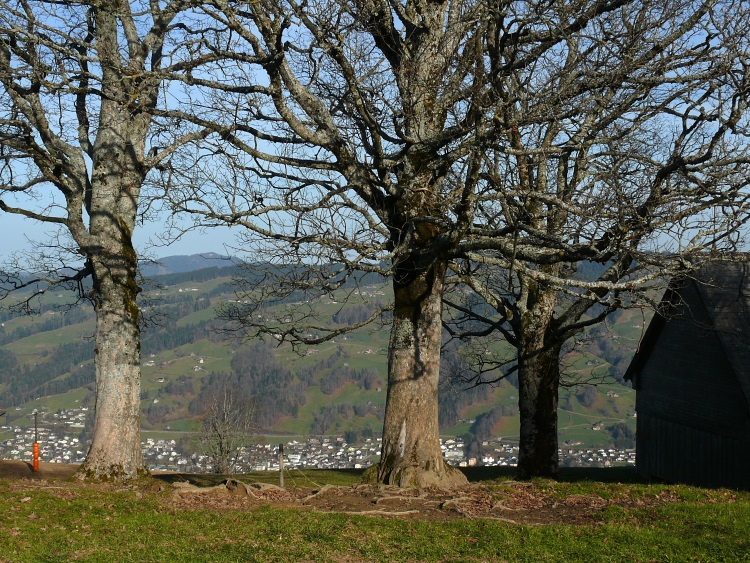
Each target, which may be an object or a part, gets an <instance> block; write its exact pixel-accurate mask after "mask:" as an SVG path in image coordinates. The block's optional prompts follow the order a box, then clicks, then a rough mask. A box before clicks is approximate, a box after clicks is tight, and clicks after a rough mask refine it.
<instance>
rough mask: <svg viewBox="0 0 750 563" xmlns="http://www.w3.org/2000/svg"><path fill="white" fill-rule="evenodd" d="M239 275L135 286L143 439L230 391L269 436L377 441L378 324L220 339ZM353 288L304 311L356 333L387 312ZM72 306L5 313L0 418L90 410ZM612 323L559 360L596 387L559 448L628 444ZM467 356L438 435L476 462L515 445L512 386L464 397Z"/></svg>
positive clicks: (381, 371) (623, 317)
mask: <svg viewBox="0 0 750 563" xmlns="http://www.w3.org/2000/svg"><path fill="white" fill-rule="evenodd" d="M172 262H173V265H175V264H176V266H175V267H177V268H178V269H180V268H185V267H186V266H185V264H196V263H197V264H202V263H204V262H201V261H199V260H186V259H185V257H181V259H180V260H177V261H172ZM165 269H167V268H165V267H162V268H161V269H153V270H152V272H154V273H156V272H159V271H164V270H165ZM167 270H168V269H167ZM239 274H240V270H238V268H237V266H235V265H232V264H231V263H225V262H223V263H222V265H219V266H210V267H208V268H201V269H197V270H189V271H176V272H171V271H166V272H165V273H161V274H158V275H152V276H151V277H150V278H148V279H146V280H145V281H144V284H143V286H144V292H143V299H142V304H141V305H142V309H143V317H144V332H143V342H142V402H141V406H142V413H143V419H142V420H143V427H144V429H146V430H167V429H168V430H171V431H194V430H197V429H198V428H199V419H200V416H201V415H202V413H203V412H204V411H205V408H206V404H207V401H208V398H209V396H210V392H211V390H212V389H214V388H216V387H217V386H218V385H220V384H226V385H229V386H230V388H233V389H238V390H241V391H242V392H243V394H245V395H247V396H250V397H252V398H253V400H254V401H255V403H256V405H257V424H258V426H259V428H260V430H261V431H262V432H263V433H264V434H269V435H272V434H287V435H310V434H333V433H336V434H345V435H346V436H347V439H348V440H350V441H355V440H357V439H359V438H364V437H371V436H377V435H378V434H379V432H380V430H381V426H382V420H383V411H384V405H385V389H386V347H387V342H388V330H387V324H385V325H381V324H378V325H376V326H374V327H372V328H365V329H359V330H357V331H354V332H352V333H348V334H344V335H341V336H339V337H338V338H336V339H335V340H334V341H331V342H327V343H324V344H321V345H319V346H317V347H309V348H306V349H299V350H296V351H295V350H293V349H292V348H291V347H290V346H289V345H287V344H283V345H279V344H278V342H276V341H275V340H274V339H273V338H267V339H266V340H265V341H263V340H257V339H256V340H251V341H246V340H243V339H241V338H238V337H237V335H236V334H233V333H231V332H227V331H226V330H224V329H226V328H227V325H226V323H225V322H224V321H222V320H221V319H219V318H217V316H216V310H217V308H220V307H221V306H222V305H224V304H227V303H230V302H235V301H236V299H237V297H236V295H235V293H234V287H235V286H234V283H233V279H234V278H236V276H238V275H239ZM359 284H360V285H359V288H358V290H357V291H352V289H351V287H349V288H343V289H342V290H341V292H342V299H341V302H338V301H337V299H336V298H335V296H334V298H331V297H330V296H329V297H326V298H321V299H318V300H313V301H311V302H309V303H306V305H309V306H312V307H315V308H316V310H317V311H319V312H321V313H322V314H324V315H325V316H326V318H329V319H330V323H331V326H348V325H354V324H357V323H360V322H362V321H363V320H364V319H366V318H368V317H369V316H370V315H371V314H373V312H374V311H376V310H377V309H378V308H379V307H382V306H383V305H384V304H385V303H387V301H388V299H389V296H388V293H389V290H388V289H387V286H386V285H384V284H383V283H382V281H379V280H378V279H376V278H372V279H370V278H365V279H361V280H359ZM344 293H345V294H346V298H345V299H344V298H343V296H344ZM296 298H299V296H296V295H295V296H290V297H289V300H293V299H296ZM70 301H71V299H70V296H67V295H64V294H62V293H59V292H58V293H56V294H54V295H48V296H45V298H44V300H43V301H42V302H40V303H39V314H38V315H35V316H18V315H13V314H11V313H9V312H7V311H3V312H2V316H1V317H0V318H1V319H2V323H1V324H2V326H0V406H3V407H14V408H9V412H8V415H7V416H8V417H9V420H12V419H13V418H25V417H27V416H28V413H29V412H31V410H32V409H40V410H42V411H44V412H51V411H56V410H58V409H61V408H71V407H73V406H75V404H80V405H89V406H93V382H94V369H93V361H92V360H93V347H94V343H93V339H92V334H93V311H92V310H91V308H90V307H89V306H88V305H87V304H80V305H78V306H76V307H74V308H70V307H69V305H66V304H69V303H70ZM612 321H613V322H610V323H608V324H606V325H601V326H598V327H596V328H595V329H593V330H592V331H591V332H590V333H589V334H587V335H585V336H583V337H581V338H579V339H578V341H576V343H574V345H572V346H571V349H570V350H569V351H568V353H567V354H566V356H565V357H564V359H563V363H564V371H565V374H566V378H567V380H569V381H571V382H575V381H589V380H595V381H597V382H599V383H600V385H598V386H597V387H592V386H580V385H579V386H572V387H570V388H566V389H563V391H562V394H561V401H560V405H561V410H560V414H559V416H560V427H561V440H562V441H563V442H568V443H574V444H585V445H589V444H590V445H604V444H608V443H615V441H617V440H619V442H620V443H626V442H627V441H628V440H627V439H628V437H631V438H632V429H633V428H634V420H633V418H632V415H633V404H634V394H633V393H632V391H631V390H630V389H629V388H627V387H625V386H623V385H621V384H620V383H618V382H617V381H618V380H619V379H620V378H621V375H622V373H623V371H624V369H625V367H626V366H627V362H628V361H629V358H630V356H631V355H632V353H633V350H634V347H635V345H636V343H637V340H638V338H639V337H640V334H641V331H642V330H643V326H644V322H645V320H644V318H643V317H642V315H641V313H640V312H638V311H628V310H625V311H622V312H619V313H618V314H617V316H616V318H613V319H612ZM615 321H616V322H615ZM488 346H489V347H488V349H487V353H488V354H492V353H495V354H504V353H507V352H508V351H507V350H504V349H503V347H502V345H501V344H497V343H495V344H489V345H488ZM462 354H463V350H462V347H461V346H460V345H459V344H457V343H456V342H452V343H450V344H448V345H446V347H445V348H444V350H443V364H444V366H446V368H445V370H444V371H445V373H444V377H443V384H442V389H441V398H440V424H441V429H442V432H443V433H445V434H446V435H464V436H466V438H467V443H472V447H473V448H475V449H477V450H478V449H480V448H481V443H482V441H484V440H487V439H488V438H490V437H492V436H505V437H510V438H512V437H514V436H516V435H517V432H518V408H517V379H516V378H515V377H514V376H513V375H511V376H510V377H508V378H506V379H505V380H503V381H502V382H500V383H499V384H497V385H495V386H488V385H483V386H474V387H472V386H469V385H467V384H466V383H463V382H462V380H461V379H462V378H461V375H465V374H462V372H463V371H465V370H468V369H470V364H469V362H468V361H467V359H466V358H464V357H463V355H462ZM597 427H598V428H599V429H598V430H595V429H594V428H597ZM623 437H624V441H623Z"/></svg>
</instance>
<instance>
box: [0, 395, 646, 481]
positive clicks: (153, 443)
mask: <svg viewBox="0 0 750 563" xmlns="http://www.w3.org/2000/svg"><path fill="white" fill-rule="evenodd" d="M90 414H91V413H90V412H88V409H87V408H86V407H80V408H76V409H62V410H60V411H58V412H57V413H45V414H44V416H43V417H42V419H41V420H40V422H39V425H38V427H37V430H36V432H37V434H38V443H39V457H40V460H41V461H46V462H53V463H82V462H83V460H84V459H85V457H86V452H87V450H88V443H83V442H81V441H80V438H79V437H77V436H79V435H80V433H81V431H82V430H83V429H84V427H85V422H86V417H87V416H90ZM161 434H163V433H161ZM34 439H35V429H34V427H33V426H32V427H30V428H28V427H21V426H15V425H13V424H12V423H11V424H9V425H3V426H0V459H11V460H23V461H27V462H31V461H32V451H33V444H34ZM142 445H143V454H144V457H145V458H146V461H147V463H148V465H149V468H150V469H151V470H153V471H179V472H183V473H206V472H209V471H210V469H211V468H210V461H209V459H208V457H207V456H205V455H202V454H201V453H200V452H197V451H185V450H186V449H188V448H185V447H181V446H180V442H178V441H177V440H174V439H164V438H159V439H156V438H150V437H148V436H144V440H143V441H142ZM280 445H282V446H283V452H284V455H283V463H284V467H285V468H287V469H298V470H304V469H347V468H354V469H359V468H365V467H368V466H370V465H372V464H373V463H375V462H377V460H378V458H379V456H380V438H366V439H365V440H364V442H363V443H361V444H349V443H347V442H346V441H345V439H344V437H343V436H321V437H311V438H308V439H306V440H302V439H299V440H290V441H288V442H286V443H283V444H278V443H257V444H254V445H251V446H247V447H242V448H240V449H239V450H238V452H237V456H236V461H235V465H234V470H233V471H234V472H235V473H243V472H247V471H278V470H279V446H280ZM441 448H442V450H443V455H444V457H445V459H446V460H447V461H448V462H449V463H451V464H452V465H455V466H459V467H472V466H515V465H516V462H517V461H518V457H517V456H518V444H517V443H513V442H512V441H510V440H507V439H503V440H500V439H498V440H487V441H484V442H482V448H481V450H482V454H481V455H477V456H472V457H469V456H467V453H466V444H465V443H464V442H463V440H462V439H461V438H446V439H442V440H441ZM634 464H635V450H632V449H625V450H620V449H613V448H606V449H605V448H602V449H596V448H586V449H579V448H576V447H573V446H571V447H564V448H563V449H561V450H560V465H561V466H567V467H611V466H617V465H620V466H622V465H634Z"/></svg>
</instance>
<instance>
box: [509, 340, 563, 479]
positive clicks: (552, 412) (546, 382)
mask: <svg viewBox="0 0 750 563" xmlns="http://www.w3.org/2000/svg"><path fill="white" fill-rule="evenodd" d="M559 356H560V347H559V346H553V347H552V348H550V349H548V350H540V349H533V348H530V349H526V350H524V352H523V353H522V355H521V358H520V359H519V366H518V367H519V373H518V383H519V386H518V407H519V411H520V416H521V442H520V447H519V454H518V478H519V479H531V478H532V477H549V478H553V479H554V478H557V474H558V469H559V461H560V460H559V455H558V450H557V403H558V388H559V381H560V364H559V361H560V360H559Z"/></svg>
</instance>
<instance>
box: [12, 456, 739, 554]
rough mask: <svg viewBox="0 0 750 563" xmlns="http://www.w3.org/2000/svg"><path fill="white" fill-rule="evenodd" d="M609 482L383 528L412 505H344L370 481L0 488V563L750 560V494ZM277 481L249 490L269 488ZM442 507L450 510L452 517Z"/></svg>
mask: <svg viewBox="0 0 750 563" xmlns="http://www.w3.org/2000/svg"><path fill="white" fill-rule="evenodd" d="M603 471H604V472H602V471H599V472H598V473H588V474H586V473H582V472H578V473H566V474H564V476H563V477H564V479H563V482H560V483H554V482H549V481H534V482H532V483H528V484H519V483H514V482H512V481H508V480H507V478H505V477H499V478H498V477H497V476H495V477H493V476H492V475H488V474H487V473H486V472H484V473H480V472H476V473H475V474H469V477H470V478H471V479H472V480H473V481H474V483H473V485H472V486H471V487H470V488H467V489H464V490H462V491H455V492H441V491H432V492H430V493H429V495H432V496H431V497H430V498H436V499H437V500H436V501H435V502H434V503H433V504H434V506H432V505H430V503H428V502H424V503H420V501H418V500H417V499H416V498H415V497H413V496H412V497H411V498H413V500H412V501H411V502H409V503H408V504H407V505H408V506H411V510H399V511H396V510H394V511H393V513H394V514H393V515H392V516H387V515H383V514H384V513H385V512H387V510H388V508H387V506H388V505H389V502H386V501H393V500H394V499H397V498H398V495H399V494H401V495H403V494H406V495H407V496H408V493H396V492H392V493H389V495H383V494H382V493H378V492H377V491H376V490H373V492H371V493H368V494H372V495H375V496H374V498H381V499H384V500H383V502H379V503H378V504H375V505H372V507H373V509H377V510H369V509H368V510H367V511H366V512H368V513H369V515H368V516H364V515H358V512H361V510H354V508H356V507H354V506H350V505H347V503H346V499H348V498H356V497H357V495H360V494H362V492H361V491H362V489H356V488H353V486H354V485H356V484H357V483H358V482H359V480H360V479H361V475H360V474H359V473H357V472H354V471H347V472H332V471H327V472H322V471H321V472H308V474H307V475H304V476H303V475H297V476H296V477H295V476H294V475H290V477H291V478H292V479H291V480H290V482H289V485H288V486H289V487H290V488H288V489H287V490H286V491H283V492H278V493H274V494H275V498H277V499H286V500H276V501H274V500H269V499H268V498H266V499H265V500H257V499H253V498H245V499H244V500H243V499H241V498H240V499H237V498H234V497H221V496H219V497H215V496H211V495H209V496H207V497H204V498H200V497H199V498H198V499H196V500H195V501H189V500H188V501H181V500H176V498H177V497H175V496H174V494H173V493H172V492H171V486H170V485H169V483H168V482H163V484H162V485H151V484H147V483H144V484H143V485H141V486H134V487H129V488H126V489H119V490H115V489H114V488H112V487H109V488H108V487H102V486H82V485H76V484H70V483H65V482H56V483H55V482H45V481H41V482H37V483H35V482H33V481H26V480H24V481H18V480H16V479H13V478H0V503H2V506H4V507H5V508H4V511H3V516H2V518H1V519H0V554H2V555H0V559H2V560H3V561H14V562H15V561H18V562H26V561H29V562H32V561H71V560H80V561H113V560H119V561H219V562H223V561H259V562H260V561H263V562H265V561H325V562H327V561H331V562H342V561H347V562H368V561H372V562H376V561H388V562H390V561H410V562H411V561H451V562H464V561H477V562H479V561H498V562H499V561H521V562H538V561H576V562H579V561H583V562H596V563H599V562H602V561H613V562H615V561H617V562H619V561H633V562H651V561H705V562H709V561H710V562H722V561H723V562H742V561H750V539H748V535H747V530H748V529H749V528H750V493H748V492H736V491H728V490H704V489H697V488H693V487H686V486H665V485H653V484H645V483H640V482H638V481H637V479H634V478H633V473H632V472H623V471H619V470H611V469H610V470H603ZM606 472H609V475H607V473H606ZM273 477H274V476H272V475H266V476H264V475H247V476H243V477H242V479H244V480H245V482H250V481H266V482H271V481H273ZM175 478H177V479H179V477H171V478H169V479H167V481H170V480H174V479H175ZM592 478H594V479H597V480H592ZM623 478H624V480H623ZM193 479H194V480H195V481H196V482H199V483H201V484H202V485H211V484H213V483H216V481H215V480H213V481H212V480H211V479H203V480H201V478H200V476H193ZM602 479H603V480H602ZM618 481H619V482H618ZM156 483H158V481H157V482H156ZM325 484H334V485H336V486H338V487H339V488H337V489H333V490H334V491H335V495H333V497H332V498H334V500H333V501H331V502H332V503H333V504H330V505H326V506H328V508H327V509H326V510H325V511H320V510H318V509H315V508H313V509H312V510H311V508H310V506H306V505H305V504H304V503H302V502H301V500H300V499H304V498H306V497H307V495H309V494H311V493H312V492H314V491H316V490H320V487H321V486H322V485H325ZM296 487H303V489H301V490H299V492H297V491H298V490H297V489H296ZM159 489H162V491H161V492H159ZM321 492H322V490H321ZM378 495H379V496H378ZM394 495H395V496H394ZM472 497H474V498H486V499H493V500H492V501H493V502H496V503H499V504H502V505H503V506H504V507H506V510H505V512H504V514H506V515H507V516H506V517H503V518H498V517H487V516H478V517H470V516H468V515H464V514H462V513H461V512H460V511H459V512H457V511H456V510H453V509H452V508H449V506H453V505H454V504H455V503H456V502H458V503H461V502H463V503H468V502H470V501H471V498H472ZM264 498H265V497H264ZM269 498H270V497H269ZM440 498H443V499H445V498H448V499H449V500H448V501H443V502H442V503H441V506H443V505H444V507H443V508H440V507H438V504H440V502H439V501H440ZM222 499H223V500H222ZM295 499H297V500H295ZM335 499H339V500H335ZM450 499H456V500H455V501H451V500H450ZM450 503H453V504H450ZM464 506H467V505H466V504H464ZM373 512H380V514H381V515H380V516H375V515H373Z"/></svg>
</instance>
